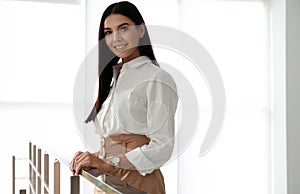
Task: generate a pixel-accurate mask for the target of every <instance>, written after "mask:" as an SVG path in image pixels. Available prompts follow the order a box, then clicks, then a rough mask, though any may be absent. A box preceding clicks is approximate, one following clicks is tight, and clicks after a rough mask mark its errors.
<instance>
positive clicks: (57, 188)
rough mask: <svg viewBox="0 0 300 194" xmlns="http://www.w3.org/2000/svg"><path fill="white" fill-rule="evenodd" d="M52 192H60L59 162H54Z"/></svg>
mask: <svg viewBox="0 0 300 194" xmlns="http://www.w3.org/2000/svg"><path fill="white" fill-rule="evenodd" d="M54 194H60V163H59V161H58V160H56V161H55V162H54Z"/></svg>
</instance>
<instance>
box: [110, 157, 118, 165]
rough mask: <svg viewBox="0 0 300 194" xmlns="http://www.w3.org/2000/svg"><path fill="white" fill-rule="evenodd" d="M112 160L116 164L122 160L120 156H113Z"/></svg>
mask: <svg viewBox="0 0 300 194" xmlns="http://www.w3.org/2000/svg"><path fill="white" fill-rule="evenodd" d="M111 161H112V163H114V164H116V163H119V162H120V158H119V157H113V158H112V160H111Z"/></svg>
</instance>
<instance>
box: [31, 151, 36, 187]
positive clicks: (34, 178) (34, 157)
mask: <svg viewBox="0 0 300 194" xmlns="http://www.w3.org/2000/svg"><path fill="white" fill-rule="evenodd" d="M32 159H33V184H32V185H33V191H34V193H36V145H33V158H32Z"/></svg>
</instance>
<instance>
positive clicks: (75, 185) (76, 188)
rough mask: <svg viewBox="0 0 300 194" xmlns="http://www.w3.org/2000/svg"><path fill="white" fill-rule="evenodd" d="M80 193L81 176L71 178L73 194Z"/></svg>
mask: <svg viewBox="0 0 300 194" xmlns="http://www.w3.org/2000/svg"><path fill="white" fill-rule="evenodd" d="M79 193H80V180H79V176H71V194H79Z"/></svg>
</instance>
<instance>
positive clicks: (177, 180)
mask: <svg viewBox="0 0 300 194" xmlns="http://www.w3.org/2000/svg"><path fill="white" fill-rule="evenodd" d="M113 2H116V1H111V0H87V1H83V0H60V1H58V0H31V1H26V0H20V1H12V0H11V1H9V0H5V1H0V24H1V31H0V56H1V57H0V129H1V136H0V142H1V147H0V157H1V160H0V164H1V167H2V169H1V176H0V188H1V193H12V187H11V183H12V176H11V157H12V155H16V156H18V157H28V143H29V142H30V141H33V142H34V141H39V142H42V144H43V145H46V146H47V147H48V148H50V149H52V150H55V151H56V152H59V153H60V154H61V156H63V157H64V158H65V159H66V161H68V160H70V158H71V157H72V156H73V154H74V153H75V152H76V151H77V150H84V149H85V148H84V145H83V143H82V141H81V137H80V136H79V134H78V132H77V126H76V124H75V122H74V116H73V105H72V103H73V87H74V82H75V78H76V74H77V71H78V69H79V67H80V65H81V63H82V62H83V60H84V57H85V56H86V54H87V53H88V52H89V51H90V50H91V49H93V48H94V46H96V44H97V38H98V27H99V22H100V18H101V15H102V13H103V11H104V9H105V8H106V7H107V6H108V5H110V4H111V3H113ZM130 2H132V3H134V4H135V5H136V6H137V7H138V9H139V10H140V12H141V13H142V15H143V17H144V19H145V22H146V24H147V25H162V26H168V27H173V28H176V29H179V30H181V31H183V32H186V33H188V34H189V35H191V36H192V37H194V38H195V39H197V40H198V41H199V43H201V44H202V45H203V46H204V47H205V48H206V49H207V51H208V52H209V53H210V55H211V56H212V58H213V59H214V61H215V63H216V65H217V67H218V69H219V71H220V73H221V75H222V79H223V82H224V85H225V92H226V117H225V122H224V124H223V128H222V133H221V135H220V137H219V139H218V141H217V143H216V145H215V146H214V147H213V149H212V150H211V151H210V152H209V153H208V154H207V155H206V156H204V157H200V156H199V150H200V146H201V143H202V140H203V138H204V135H205V133H206V130H207V127H208V126H209V122H210V119H211V118H210V116H211V110H212V102H211V99H210V93H209V88H208V87H207V84H206V82H205V80H204V79H203V77H202V76H199V75H194V73H193V72H192V70H191V69H189V68H188V67H186V68H184V66H185V65H188V64H175V63H176V60H175V62H174V60H172V58H173V59H174V57H173V56H174V52H172V51H170V50H166V49H163V48H154V52H155V54H156V56H157V59H158V61H161V62H164V63H168V64H172V63H174V67H181V68H183V69H184V70H186V71H187V76H188V78H189V80H190V81H191V84H192V85H193V86H194V88H195V91H196V95H197V98H198V101H199V108H200V109H199V111H200V112H199V113H200V116H199V125H198V129H197V134H195V136H194V138H193V139H192V140H191V143H190V145H189V146H188V148H187V149H186V150H185V152H184V153H182V154H181V155H180V157H178V158H177V159H176V160H174V161H172V162H170V163H168V164H167V165H165V166H164V167H163V168H162V170H163V172H164V174H165V182H166V188H167V193H180V194H181V193H204V194H220V193H231V194H240V193H243V194H254V193H255V194H285V193H289V194H290V193H291V194H292V193H293V194H294V193H295V194H296V193H298V192H299V185H297V181H296V180H299V179H297V178H299V173H300V171H299V162H300V159H299V154H298V153H297V148H298V147H297V146H299V143H297V142H298V141H297V137H299V132H298V130H297V129H299V128H297V124H296V123H297V118H298V116H297V113H298V111H299V102H298V100H297V99H299V98H298V97H299V89H298V87H297V86H298V85H299V78H297V76H296V74H297V73H298V72H299V67H297V66H296V65H295V64H299V57H298V56H297V54H295V51H296V50H297V49H298V48H299V44H297V43H299V37H298V36H297V32H299V24H300V23H299V18H300V17H299V12H300V5H299V2H298V1H297V0H282V1H280V0H163V1H158V0H131V1H130ZM150 37H151V34H150ZM298 50H299V49H298ZM179 70H180V68H179ZM188 71H190V72H188ZM189 75H190V76H189ZM177 81H179V80H177ZM178 122H179V121H178ZM18 162H19V163H17V176H23V177H24V176H25V177H26V176H28V175H27V173H28V169H27V163H26V164H24V161H18ZM64 173H65V174H66V176H65V178H66V179H68V178H69V177H68V176H70V175H71V173H70V172H68V169H67V168H66V166H65V170H64ZM64 180H65V179H64V178H63V179H62V187H64V188H62V189H63V191H66V190H67V189H69V185H68V184H63V183H64V182H63V181H64ZM287 180H289V182H288V181H287ZM82 184H83V187H82V190H83V192H84V193H91V192H92V186H91V185H89V184H88V183H85V182H83V183H82ZM16 187H17V190H18V189H20V188H25V189H28V182H26V180H17V182H16ZM63 193H64V192H63ZM65 193H67V192H65Z"/></svg>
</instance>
